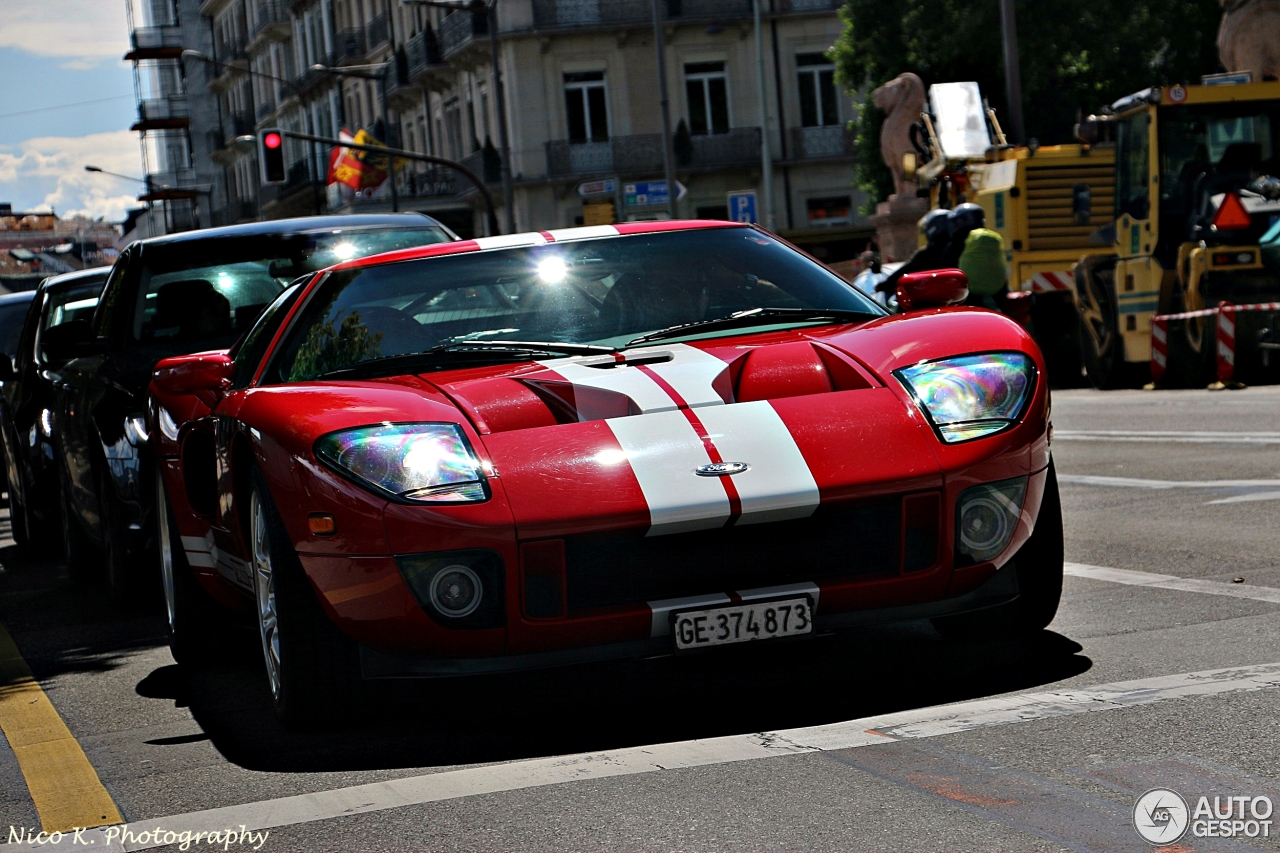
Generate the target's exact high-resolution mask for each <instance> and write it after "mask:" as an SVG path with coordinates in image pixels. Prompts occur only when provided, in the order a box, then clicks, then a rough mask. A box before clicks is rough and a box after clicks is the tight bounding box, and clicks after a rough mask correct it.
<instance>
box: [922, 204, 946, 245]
mask: <svg viewBox="0 0 1280 853" xmlns="http://www.w3.org/2000/svg"><path fill="white" fill-rule="evenodd" d="M952 227H953V226H952V221H951V211H949V210H931V211H929V212H928V213H926V214H925V215H924V218H923V219H921V220H920V233H921V234H923V235H924V241H925V243H927V244H929V245H931V246H933V245H940V244H942V243H945V242H947V241H948V240H950V239H951V233H952Z"/></svg>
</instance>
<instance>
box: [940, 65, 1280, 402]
mask: <svg viewBox="0 0 1280 853" xmlns="http://www.w3.org/2000/svg"><path fill="white" fill-rule="evenodd" d="M1215 78H1216V79H1215ZM1206 81H1207V83H1206V85H1196V86H1192V85H1187V86H1166V87H1162V88H1151V89H1147V90H1145V91H1142V92H1137V93H1135V94H1133V95H1129V96H1128V97H1125V98H1122V99H1120V100H1118V101H1116V102H1115V103H1113V104H1111V105H1110V106H1109V107H1106V108H1104V109H1103V111H1102V114H1101V115H1098V116H1090V117H1089V118H1087V119H1085V120H1084V121H1082V122H1080V124H1079V125H1078V126H1077V136H1078V138H1079V139H1080V143H1079V144H1072V145H1055V146H1042V147H1037V146H1035V145H1034V144H1032V145H1029V146H1018V147H1012V146H1004V145H999V144H995V145H993V146H992V147H991V148H990V149H989V150H988V151H987V152H986V154H985V156H984V157H982V158H970V159H968V160H965V161H963V162H957V161H954V160H951V161H947V160H946V158H945V157H943V156H939V154H938V152H939V151H941V148H940V147H939V146H937V143H936V136H935V135H934V134H933V132H932V128H930V127H928V124H927V123H926V124H925V125H924V128H925V130H926V131H927V134H926V135H927V136H928V137H930V142H929V144H927V145H926V146H925V147H926V151H927V152H928V153H930V154H932V157H931V161H930V163H928V164H926V165H925V166H922V167H921V168H920V169H919V174H920V177H921V178H922V183H924V182H926V181H928V182H930V183H931V193H932V196H933V199H934V204H935V206H941V207H950V206H952V204H954V203H955V202H957V201H959V200H968V201H973V202H977V203H978V204H981V205H982V207H983V208H984V210H985V211H986V215H987V227H988V228H993V229H994V230H996V231H999V232H1000V233H1001V234H1002V235H1003V236H1004V240H1005V245H1006V250H1007V259H1008V263H1009V273H1010V275H1009V286H1010V289H1012V290H1031V291H1034V292H1035V293H1036V302H1037V305H1036V308H1035V311H1034V314H1033V318H1034V331H1035V334H1036V337H1037V340H1039V341H1040V343H1041V346H1042V348H1043V349H1044V350H1045V356H1046V359H1047V360H1049V361H1050V371H1051V374H1052V373H1054V372H1055V367H1056V368H1057V369H1056V373H1057V374H1058V376H1059V377H1060V378H1061V379H1069V378H1070V374H1071V373H1072V372H1073V371H1078V370H1079V366H1080V365H1081V364H1082V365H1083V368H1084V372H1085V373H1086V374H1087V376H1088V378H1089V380H1090V381H1091V382H1092V383H1093V384H1094V385H1095V386H1097V387H1099V388H1111V387H1122V386H1135V385H1138V384H1140V383H1141V382H1143V381H1145V380H1146V377H1147V370H1148V366H1149V364H1150V359H1151V318H1152V316H1154V315H1155V314H1156V313H1161V314H1169V313H1180V312H1188V311H1195V310H1197V309H1200V308H1203V307H1213V306H1215V305H1217V304H1218V303H1219V302H1220V301H1223V300H1226V301H1230V302H1233V303H1237V304H1246V303H1266V302H1272V301H1280V237H1277V236H1276V235H1277V234H1280V226H1277V227H1276V228H1273V226H1275V225H1276V223H1277V221H1280V180H1277V179H1276V178H1277V177H1280V82H1263V83H1252V82H1248V80H1247V78H1245V79H1241V76H1240V75H1215V76H1214V77H1212V78H1206ZM989 120H990V121H989V124H990V128H991V130H992V137H993V139H994V140H995V141H996V142H997V143H998V142H1001V141H1003V140H1002V137H1001V135H1000V134H999V125H998V124H996V123H995V122H994V116H989ZM1268 232H1272V233H1271V234H1268ZM1262 242H1266V243H1267V245H1266V246H1263V245H1260V243H1262ZM1273 242H1274V243H1276V244H1277V245H1276V246H1275V247H1272V245H1271V244H1272V243H1273ZM1278 315H1280V312H1267V311H1256V312H1249V313H1241V314H1240V315H1238V325H1239V328H1238V329H1237V330H1236V335H1235V337H1236V350H1237V356H1236V369H1237V371H1238V372H1239V371H1244V372H1246V373H1247V372H1249V371H1250V370H1253V371H1255V372H1256V371H1257V370H1258V369H1259V368H1260V367H1261V366H1262V365H1264V364H1266V353H1267V350H1268V349H1276V348H1277V347H1276V346H1275V345H1274V344H1273V343H1271V342H1280V322H1278ZM1214 335H1215V322H1214V318H1213V317H1193V318H1187V319H1184V320H1175V321H1172V323H1171V324H1170V326H1169V329H1168V336H1169V354H1168V372H1167V373H1166V376H1165V382H1166V383H1167V384H1174V385H1188V386H1190V385H1203V384H1205V383H1207V382H1208V381H1209V379H1210V378H1211V377H1212V372H1213V356H1214V349H1215V347H1214ZM1073 338H1074V339H1075V340H1077V341H1078V346H1075V347H1073V346H1072V345H1071V341H1072V339H1073Z"/></svg>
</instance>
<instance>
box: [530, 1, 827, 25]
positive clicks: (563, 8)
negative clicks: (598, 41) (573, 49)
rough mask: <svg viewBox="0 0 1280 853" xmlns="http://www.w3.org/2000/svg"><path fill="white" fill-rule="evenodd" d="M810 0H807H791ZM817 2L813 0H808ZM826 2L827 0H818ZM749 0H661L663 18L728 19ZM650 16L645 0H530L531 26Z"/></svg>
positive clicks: (747, 8) (746, 10)
mask: <svg viewBox="0 0 1280 853" xmlns="http://www.w3.org/2000/svg"><path fill="white" fill-rule="evenodd" d="M794 2H801V3H803V2H811V0H794ZM812 2H817V0H812ZM822 2H829V0H822ZM751 3H752V0H661V2H660V3H659V6H658V11H659V14H660V15H662V17H663V18H664V19H665V20H668V21H672V22H676V21H681V20H695V21H702V20H728V19H738V18H741V17H743V16H746V15H750V14H751ZM652 20H653V7H652V6H651V5H650V2H649V0H533V21H534V26H535V27H540V28H559V27H602V28H608V27H613V26H617V25H620V24H645V23H648V22H650V21H652Z"/></svg>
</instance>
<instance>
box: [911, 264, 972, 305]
mask: <svg viewBox="0 0 1280 853" xmlns="http://www.w3.org/2000/svg"><path fill="white" fill-rule="evenodd" d="M968 298H969V277H968V276H967V275H965V274H964V273H963V272H961V271H960V270H929V271H928V272H913V273H907V274H906V275H904V276H903V277H902V278H900V279H898V310H899V311H919V310H920V309H922V308H941V307H942V306H944V305H956V304H958V303H960V302H964V301H965V300H966V299H968Z"/></svg>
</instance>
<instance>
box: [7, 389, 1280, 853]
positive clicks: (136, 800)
mask: <svg viewBox="0 0 1280 853" xmlns="http://www.w3.org/2000/svg"><path fill="white" fill-rule="evenodd" d="M1278 412H1280V388H1259V389H1248V390H1245V391H1234V392H1217V393H1213V392H1200V391H1178V392H1113V393H1107V394H1101V393H1098V392H1094V391H1065V392H1057V393H1056V394H1055V396H1054V424H1055V429H1056V432H1055V439H1054V455H1055V459H1056V464H1057V469H1058V472H1059V476H1060V478H1061V480H1062V495H1063V506H1064V512H1065V523H1066V537H1067V559H1068V561H1069V563H1070V564H1071V568H1070V573H1069V576H1068V578H1067V581H1066V589H1065V593H1064V598H1063V603H1062V607H1061V610H1060V611H1059V615H1058V618H1057V620H1056V621H1055V622H1054V624H1053V625H1052V626H1051V628H1050V630H1049V631H1047V632H1045V633H1044V634H1043V635H1042V636H1041V637H1040V638H1039V639H1037V640H1035V641H1033V642H1027V643H1022V644H1018V645H1016V646H1007V645H1001V644H998V643H969V644H957V643H954V642H951V641H946V640H944V639H942V638H941V637H940V636H939V635H937V634H936V633H935V632H934V631H933V630H932V629H931V628H930V627H929V626H928V625H927V624H906V625H898V626H893V627H890V628H878V629H875V630H869V629H868V630H864V631H861V632H858V633H855V634H851V635H847V636H843V637H840V638H836V639H826V640H819V641H814V642H812V643H804V644H788V645H784V646H781V647H776V648H772V649H761V650H758V651H757V650H749V652H748V653H736V654H735V653H730V654H723V655H715V656H703V657H699V658H696V659H666V660H653V661H640V662H630V663H624V664H610V665H607V666H592V667H581V668H574V669H566V670H557V671H553V672H542V673H532V674H521V675H515V676H502V677H486V678H480V679H473V680H469V681H464V682H456V683H431V684H409V685H396V686H392V687H390V688H384V689H382V690H381V691H380V692H379V694H378V695H377V703H376V705H377V710H376V712H375V713H373V714H371V715H370V716H369V717H368V718H366V719H365V720H364V721H362V722H361V723H360V724H359V725H357V726H355V727H353V728H352V729H351V730H350V731H344V732H340V733H329V734H311V735H296V734H289V733H286V732H283V731H281V730H280V729H279V727H278V726H277V725H276V723H275V722H274V720H273V718H272V716H271V713H270V709H269V706H268V700H267V687H266V683H265V678H264V677H263V675H262V673H261V671H260V668H259V667H260V663H259V661H258V658H257V657H256V655H257V654H258V652H257V647H256V642H257V641H256V637H255V636H254V635H253V634H252V633H250V632H249V631H247V630H246V631H244V632H242V633H241V634H240V635H238V637H237V638H236V639H235V641H234V642H235V647H234V648H233V650H232V651H231V653H230V654H229V657H228V660H227V661H226V663H225V665H222V666H219V667H217V668H215V669H212V670H210V671H208V672H206V673H203V674H202V675H201V676H200V677H199V678H198V679H193V678H188V677H186V675H185V674H184V673H183V672H182V671H181V670H180V669H179V668H178V667H177V666H175V665H174V663H173V661H172V659H171V658H170V656H169V652H168V649H167V647H166V646H165V644H164V641H163V623H162V618H161V616H160V614H159V611H158V608H157V607H156V606H154V603H153V604H152V606H151V607H144V608H139V609H138V610H136V611H134V612H130V613H119V612H114V611H112V610H111V609H110V608H109V607H108V606H107V605H106V604H105V603H104V599H103V596H102V594H101V593H100V592H98V591H94V590H85V589H83V588H79V587H75V586H73V585H72V584H71V583H70V582H69V581H68V580H67V578H66V576H65V574H64V573H63V572H62V570H61V569H60V567H58V566H56V565H38V564H30V563H26V562H23V561H22V560H21V559H20V558H19V557H18V556H17V555H16V553H15V552H14V549H13V548H12V546H11V543H9V542H8V540H7V539H6V540H0V564H2V567H0V624H2V625H3V626H5V627H6V628H7V629H8V631H9V632H10V634H11V635H12V636H13V638H14V640H15V642H16V644H17V647H18V649H19V650H20V652H21V655H22V658H23V659H25V661H26V663H27V664H28V665H29V667H30V669H31V671H32V672H33V673H34V675H35V677H36V679H37V680H38V682H39V684H40V686H41V687H43V689H44V691H45V692H46V694H47V696H48V698H49V700H50V701H51V702H52V705H53V707H54V708H56V710H57V712H58V714H59V715H60V716H61V718H62V720H64V721H65V723H66V725H67V727H68V728H69V729H70V731H71V733H72V734H73V735H74V738H75V740H76V741H78V743H79V745H80V747H82V749H83V751H84V754H85V755H86V756H87V757H88V760H89V762H90V763H91V764H92V767H93V769H94V770H96V772H97V775H98V777H99V778H100V780H101V783H102V785H103V786H105V788H106V790H107V791H108V792H109V793H110V795H111V798H112V799H114V801H115V803H116V805H117V807H118V809H119V811H120V813H121V815H122V816H123V818H124V819H125V820H126V821H129V822H130V823H131V824H132V825H133V826H134V827H135V828H136V829H140V830H143V829H154V828H156V827H157V825H161V828H162V829H163V830H165V831H175V832H181V831H183V830H184V829H187V830H220V829H222V828H224V827H225V828H237V827H239V825H240V824H246V825H247V826H249V827H250V828H251V829H252V828H253V827H255V826H264V827H271V828H270V829H269V835H268V836H267V838H266V840H265V841H260V848H261V849H263V850H269V851H304V850H305V851H335V853H336V851H401V850H414V851H416V850H477V851H481V850H483V851H490V850H492V851H498V850H522V851H523V850H624V851H649V850H655V851H656V850H663V851H675V850H691V851H719V850H743V851H754V850H770V851H782V850H820V851H836V850H841V851H933V850H937V851H961V850H965V851H978V850H981V851H987V850H991V851H1059V850H1076V851H1107V853H1112V851H1125V850H1133V851H1144V850H1151V849H1153V845H1151V844H1148V843H1147V842H1146V841H1144V840H1142V839H1141V838H1140V837H1139V836H1138V834H1137V832H1136V831H1135V829H1134V826H1133V814H1134V804H1135V800H1136V798H1137V797H1138V796H1139V795H1140V794H1142V793H1143V792H1145V791H1147V790H1149V789H1152V788H1157V787H1167V788H1170V789H1172V790H1174V791H1176V792H1178V793H1180V794H1181V795H1182V796H1183V797H1184V798H1185V799H1186V800H1187V802H1188V805H1189V806H1190V808H1191V809H1195V807H1196V805H1197V801H1198V799H1199V797H1200V796H1202V795H1203V796H1207V797H1208V798H1209V800H1208V802H1209V803H1213V798H1214V797H1215V796H1219V797H1224V798H1225V797H1229V796H1245V797H1250V798H1253V797H1259V796H1269V797H1270V798H1271V799H1272V800H1273V801H1275V802H1277V803H1280V770H1278V766H1277V758H1278V757H1280V712H1278V711H1277V699H1278V698H1280V618H1278V617H1277V611H1280V563H1278V558H1277V552H1276V547H1275V546H1276V543H1277V539H1278V537H1277V532H1276V531H1277V527H1276V520H1277V508H1278V504H1277V501H1280V418H1277V413H1278ZM6 546H7V547H6ZM1107 570H1118V571H1107ZM1237 578H1240V579H1243V580H1242V581H1240V582H1235V579H1237ZM4 689H5V688H4V686H3V685H0V696H2V695H3V691H4ZM955 703H959V704H955ZM943 705H951V707H947V708H939V707H938V706H943ZM566 756H568V757H566ZM357 786H359V787H357ZM298 795H310V796H298ZM1255 802H1256V803H1258V804H1259V805H1257V808H1258V809H1259V810H1261V809H1262V808H1263V806H1262V805H1260V803H1261V801H1260V800H1259V801H1255ZM1222 807H1223V808H1226V806H1225V805H1223V806H1222ZM1246 808H1247V807H1246ZM210 810H215V811H210ZM218 810H220V811H218ZM1202 816H1203V815H1202ZM1246 817H1248V815H1246ZM1274 820H1275V822H1276V826H1275V827H1274V828H1275V832H1273V833H1272V835H1271V837H1267V838H1263V837H1256V838H1241V839H1238V840H1233V841H1224V840H1221V839H1208V838H1194V837H1192V835H1191V833H1188V834H1187V835H1186V836H1185V837H1184V838H1183V839H1182V840H1181V842H1180V846H1177V847H1168V848H1165V849H1167V850H1175V849H1176V850H1179V851H1190V850H1203V851H1208V850H1223V851H1227V850H1243V849H1261V850H1280V814H1277V815H1276V817H1275V818H1274ZM10 825H12V826H14V827H24V828H31V829H32V830H33V831H37V832H38V831H39V828H40V826H41V814H40V813H38V811H37V808H36V805H35V802H34V800H33V799H32V796H31V795H30V794H29V793H28V786H27V785H26V784H25V781H24V776H23V775H22V773H21V772H20V770H19V767H18V763H17V760H16V758H15V754H14V752H13V750H12V749H11V748H10V747H9V745H7V743H6V742H5V741H4V739H3V738H0V842H3V841H4V840H5V838H6V837H12V835H10V834H9V829H8V827H9V826H10ZM86 840H98V841H99V842H100V844H99V847H98V849H103V845H105V843H106V839H105V838H104V837H103V836H100V835H99V836H91V837H86ZM166 840H173V839H171V838H169V839H166ZM222 841H223V843H221V844H219V845H218V847H222V848H223V849H228V848H229V849H246V848H247V849H253V846H254V844H253V843H252V842H251V841H250V840H245V841H243V842H242V837H241V836H240V835H237V836H235V837H234V840H233V841H230V842H228V841H227V840H226V838H225V836H224V837H223V839H222ZM22 846H23V845H17V844H15V845H14V846H13V848H12V849H15V850H16V849H18V848H19V847H22ZM139 846H141V847H148V848H150V847H153V846H154V845H153V844H150V843H141V844H140V845H139ZM86 847H87V846H77V847H69V846H67V844H64V845H62V846H61V847H60V848H59V849H86ZM3 849H5V848H3V847H0V850H3ZM33 849H47V848H38V847H37V848H33ZM156 849H165V850H177V849H180V844H179V843H174V844H170V845H169V846H165V847H161V848H156ZM188 849H214V847H211V846H209V845H208V844H207V838H206V839H204V840H201V841H198V842H194V843H193V844H192V845H190V846H189V848H188Z"/></svg>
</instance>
